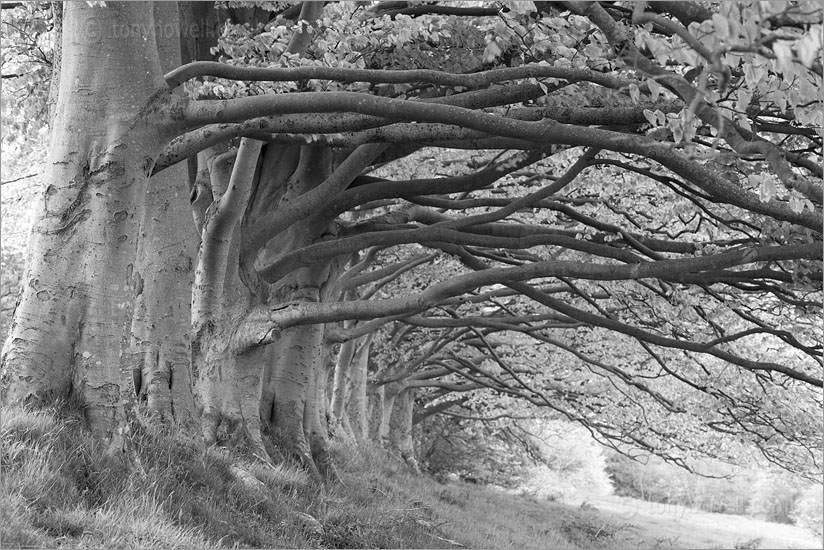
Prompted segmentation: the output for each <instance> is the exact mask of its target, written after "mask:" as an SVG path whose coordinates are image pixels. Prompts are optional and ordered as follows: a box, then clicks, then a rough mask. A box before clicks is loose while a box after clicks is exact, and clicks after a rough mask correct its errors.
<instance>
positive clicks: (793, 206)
mask: <svg viewBox="0 0 824 550" xmlns="http://www.w3.org/2000/svg"><path fill="white" fill-rule="evenodd" d="M790 210H792V211H793V212H795V213H796V214H801V213H802V212H803V211H804V201H803V200H801V199H800V198H798V197H796V196H794V195H793V196H791V197H790Z"/></svg>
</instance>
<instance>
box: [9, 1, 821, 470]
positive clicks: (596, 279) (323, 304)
mask: <svg viewBox="0 0 824 550" xmlns="http://www.w3.org/2000/svg"><path fill="white" fill-rule="evenodd" d="M90 4H98V3H90ZM99 4H101V5H89V4H75V3H69V4H67V6H66V8H65V19H64V21H63V26H62V33H63V39H62V48H63V57H62V60H63V61H62V65H61V67H60V71H61V72H60V75H59V92H57V93H56V102H57V103H56V104H57V107H56V109H55V115H54V119H53V122H52V125H51V128H52V132H53V136H52V144H51V149H50V157H49V161H48V163H49V166H50V168H48V169H47V170H48V171H47V175H46V180H47V181H46V184H45V188H44V192H43V196H44V201H45V205H44V207H43V210H42V212H41V213H40V215H39V217H38V221H37V222H36V224H35V238H34V239H33V244H32V249H31V254H32V257H33V258H34V260H33V262H32V264H31V266H30V268H29V271H28V273H27V275H26V281H27V282H26V284H25V289H24V291H23V293H22V295H21V301H20V305H19V306H18V308H17V312H16V316H15V322H14V326H13V327H12V329H11V332H10V336H9V338H8V339H7V341H6V345H5V346H4V351H3V387H4V399H5V400H31V399H33V398H38V397H42V396H43V395H45V394H54V393H56V394H58V395H62V396H69V395H74V396H77V397H79V398H80V399H81V400H83V401H84V402H85V403H86V405H87V407H88V410H89V411H90V412H89V419H90V422H91V424H92V427H93V428H95V429H96V430H98V431H99V432H100V433H101V434H103V435H104V436H106V437H115V438H116V436H115V435H114V434H115V433H116V430H115V429H114V426H116V425H118V424H124V423H125V424H128V422H130V421H131V420H130V418H131V417H130V414H131V413H130V412H129V411H130V410H131V408H133V407H137V408H138V409H139V408H145V409H146V410H148V411H149V412H151V413H153V414H155V415H157V416H158V417H160V418H165V419H167V420H168V419H170V418H178V419H179V420H183V421H185V422H193V423H196V424H199V425H200V426H201V427H202V433H203V435H204V438H205V439H206V441H207V442H214V441H216V440H218V439H220V438H221V437H225V433H226V432H227V431H228V432H229V433H232V432H234V431H237V430H238V429H239V430H240V433H242V434H244V436H245V437H246V438H247V439H248V440H249V441H250V442H251V445H252V448H253V452H256V453H258V454H259V456H262V457H264V458H265V459H267V460H268V459H274V458H277V457H276V455H278V454H279V453H280V452H284V454H288V453H292V454H295V455H297V456H298V457H299V458H300V459H301V460H302V461H304V463H305V464H306V465H307V467H309V468H310V469H314V468H318V470H320V471H321V473H327V474H328V473H329V472H333V470H334V468H333V466H332V465H330V464H329V462H330V460H331V459H330V457H329V456H328V451H326V450H325V449H326V447H325V438H326V432H327V428H328V426H327V420H326V419H327V417H328V418H330V419H331V420H330V422H331V424H332V425H333V427H334V426H338V427H339V428H340V433H341V434H348V436H350V437H354V438H356V439H360V438H364V437H367V436H368V435H371V436H372V437H374V438H378V439H380V438H387V439H389V440H391V444H392V445H393V446H395V447H397V448H398V450H399V451H400V452H401V454H402V455H403V456H404V458H407V459H408V460H411V455H412V454H414V453H413V450H412V445H411V431H412V429H413V426H414V425H415V424H416V416H417V422H420V421H424V419H425V418H426V417H427V416H430V415H435V414H468V415H470V416H472V415H478V416H484V415H495V414H509V413H506V412H503V413H502V412H501V411H502V410H504V409H505V408H506V407H505V406H504V405H500V407H502V408H500V410H498V409H499V407H498V405H496V403H499V402H500V403H504V402H509V401H508V400H512V399H516V400H517V402H519V403H527V404H529V405H530V406H532V407H544V408H546V409H548V410H551V411H553V413H554V414H556V415H558V416H560V417H563V418H566V419H569V420H573V421H575V422H578V423H580V424H582V425H583V426H585V427H586V428H587V429H588V430H589V431H590V432H591V433H592V434H593V436H594V437H596V439H598V440H599V441H601V442H603V443H604V444H607V445H610V446H613V447H615V448H617V449H620V450H622V451H623V452H627V453H630V454H632V453H634V452H638V451H639V450H640V451H643V452H651V453H656V454H659V455H661V456H663V457H665V458H666V459H668V460H671V461H674V462H676V463H679V464H683V465H687V464H688V461H689V459H691V458H693V457H695V456H699V455H700V456H711V457H717V458H722V459H725V460H733V461H734V460H735V458H736V456H739V455H741V454H742V453H744V452H749V451H751V450H753V449H757V451H758V452H760V453H761V454H762V455H763V456H764V457H766V458H767V459H769V460H771V461H773V462H775V463H777V464H779V465H781V466H782V467H784V468H787V469H789V470H792V471H795V472H799V473H802V474H804V475H807V476H811V477H815V476H817V472H820V467H821V428H822V426H821V418H820V414H819V413H820V409H821V406H822V399H821V387H822V344H821V341H822V329H821V326H820V322H819V319H820V314H821V306H822V276H823V275H822V263H821V260H822V241H821V234H822V215H821V214H822V211H821V208H822V161H824V159H823V158H822V137H824V118H823V117H824V115H823V114H822V113H823V112H824V111H822V105H821V96H820V92H819V90H820V89H821V87H822V53H821V52H822V50H821V46H822V42H823V41H824V39H823V38H822V10H821V8H820V6H817V5H816V4H815V3H814V2H721V3H708V2H707V3H704V2H701V3H698V2H696V3H680V2H651V3H646V2H638V3H623V2H534V3H533V2H511V3H508V2H500V3H499V2H496V3H477V2H456V3H449V4H438V3H426V2H354V3H349V2H340V3H333V2H329V3H323V2H305V3H303V4H298V5H295V6H292V5H288V4H286V3H282V2H271V3H269V2H266V3H239V4H238V5H235V4H234V3H228V4H227V5H222V6H217V7H212V6H211V5H209V6H208V9H206V10H201V11H197V10H196V9H195V8H192V7H191V6H188V5H187V3H181V6H180V10H179V11H178V10H177V6H174V9H171V8H169V7H160V6H158V5H155V6H152V5H150V4H141V3H137V4H135V5H133V6H132V5H124V4H119V3H114V2H105V3H99ZM187 6H188V7H187ZM187 9H188V11H187ZM92 24H94V25H95V27H90V25H92ZM91 28H94V29H95V32H94V33H92V32H89V30H90V29H91ZM195 28H208V29H213V30H214V29H217V30H216V31H215V32H218V31H219V36H213V37H212V38H215V39H216V40H214V41H213V42H212V43H211V44H207V47H203V44H202V43H198V45H196V47H191V44H189V42H191V39H192V33H191V31H192V29H195ZM169 29H173V30H174V32H173V33H171V34H170V33H169ZM206 34H207V35H208V33H206ZM194 38H198V37H194ZM205 38H208V37H205ZM205 38H204V40H205ZM187 41H189V42H187ZM205 41H206V42H208V40H205ZM180 44H183V45H184V47H183V49H182V50H181V47H180ZM187 45H188V46H187ZM4 47H5V46H4ZM115 51H116V52H117V56H116V58H115V59H109V60H105V61H103V60H104V57H103V56H105V55H106V54H107V53H108V54H110V57H111V55H112V52H115ZM181 51H184V52H185V53H184V57H181V56H180V52H181ZM69 52H71V54H72V56H71V57H70V56H69ZM169 52H176V54H174V53H169ZM187 57H188V58H187ZM95 63H98V64H101V63H102V65H99V66H98V68H97V69H94V68H93V64H95ZM138 74H140V75H141V76H140V78H137V77H136V76H134V75H138ZM143 75H145V76H143ZM4 77H5V76H4ZM85 89H88V90H90V91H89V92H88V94H86V95H85V96H84V95H83V93H85V92H84V90H85ZM107 101H110V102H112V103H110V104H109V103H104V102H107ZM115 102H119V103H115ZM107 105H108V107H107ZM78 129H81V130H83V131H85V132H87V133H86V134H84V135H87V136H88V137H87V138H84V139H83V140H82V142H80V143H78V142H77V141H74V140H73V138H72V135H73V134H72V132H73V131H77V130H78ZM55 136H57V137H55ZM78 153H79V156H78ZM78 159H80V160H78ZM183 161H186V162H183ZM186 165H188V169H187V167H186ZM187 181H188V185H187ZM93 190H98V191H94V192H93ZM185 196H188V197H189V199H190V202H191V209H192V212H193V219H194V222H193V223H190V222H189V221H188V219H187V218H188V213H187V212H186V210H187V207H186V205H185V203H184V202H183V198H184V197H185ZM195 247H199V252H197V254H196V255H195V253H194V250H195ZM58 250H59V251H61V252H57V251H58ZM72 256H73V257H72ZM61 262H62V263H61ZM72 262H74V263H72ZM72 266H74V267H72ZM75 268H76V269H75ZM55 270H59V272H61V273H71V274H72V275H71V276H70V277H69V280H66V279H65V278H60V279H56V278H54V277H56V276H55V275H54V274H52V275H48V274H47V272H48V273H53V272H55ZM75 272H76V273H77V275H75V274H74V273H75ZM75 291H76V292H75ZM58 295H60V298H59V299H58V298H57V296H58ZM45 302H48V305H47V306H46V305H44V303H45ZM55 323H58V324H59V323H62V325H60V326H62V327H63V328H61V329H59V331H58V333H59V334H57V335H56V333H55V329H53V328H44V326H45V327H54V326H57V325H55ZM163 323H167V325H163ZM104 324H105V325H106V326H107V328H105V329H103V328H102V327H101V326H98V325H104ZM163 326H168V327H175V328H174V330H173V329H171V328H167V329H164V328H162V327H163ZM112 327H114V328H112ZM180 327H184V328H180ZM174 331H177V332H174ZM33 335H34V336H33ZM38 346H45V347H47V348H48V349H49V351H48V353H42V351H40V350H39V349H38ZM104 350H107V351H104ZM164 350H166V351H164ZM168 350H174V351H173V352H172V351H168ZM170 354H171V356H173V359H168V360H166V361H165V362H164V358H165V357H168V356H170ZM44 357H45V358H44ZM61 361H62V363H61ZM58 364H60V365H61V366H59V367H57V366H56V365H58ZM63 365H68V366H63ZM170 365H172V366H171V367H170ZM55 368H58V369H59V370H60V372H61V373H62V374H60V375H58V376H56V377H51V378H48V376H49V373H51V372H53V369H55ZM46 378H48V380H46ZM493 395H497V396H498V397H492V396H493ZM135 396H136V397H135ZM496 399H497V400H498V401H496ZM416 400H417V405H415V402H416ZM460 407H463V410H464V412H463V413H456V412H455V411H456V410H458V408H460ZM496 410H497V412H496ZM368 411H372V412H373V414H372V416H371V417H370V418H369V419H367V416H369V415H368V414H367V413H368ZM415 413H417V414H415ZM270 432H271V433H278V434H280V436H281V438H280V439H279V441H281V442H283V441H285V442H286V443H281V445H280V447H281V449H280V451H278V450H277V449H276V448H275V446H273V445H271V444H270V442H269V441H270V440H269V437H268V435H267V434H269V433H270ZM275 440H278V439H277V438H275Z"/></svg>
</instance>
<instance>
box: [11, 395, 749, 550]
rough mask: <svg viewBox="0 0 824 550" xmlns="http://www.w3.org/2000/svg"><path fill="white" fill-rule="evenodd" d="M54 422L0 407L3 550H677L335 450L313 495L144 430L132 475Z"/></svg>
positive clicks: (612, 521)
mask: <svg viewBox="0 0 824 550" xmlns="http://www.w3.org/2000/svg"><path fill="white" fill-rule="evenodd" d="M65 411H66V409H61V412H57V409H55V410H38V411H32V410H24V409H20V408H14V407H5V408H3V409H2V410H0V444H2V455H0V468H1V469H2V474H3V475H2V481H0V547H2V548H44V547H45V548H56V547H61V548H63V547H66V548H192V547H196V548H222V547H239V548H462V547H470V548H525V549H528V548H615V547H637V548H653V547H672V546H676V547H686V546H687V545H685V544H684V542H685V540H686V539H683V538H678V537H677V536H675V535H665V534H662V533H664V531H662V530H661V529H658V530H656V529H655V528H654V526H652V525H650V524H649V522H647V523H644V521H641V527H638V526H635V525H632V524H634V523H637V521H636V520H633V519H628V518H625V517H624V516H622V515H621V514H620V513H614V512H609V511H602V512H597V511H592V510H583V509H580V508H577V507H570V506H564V505H562V504H555V503H548V502H544V501H538V500H536V499H534V498H530V497H524V496H517V495H511V494H507V493H504V492H496V491H492V490H489V489H484V488H482V487H477V486H472V485H465V484H454V485H440V484H438V483H436V482H435V481H433V480H431V479H429V478H426V477H423V476H414V475H411V474H409V473H408V471H407V470H406V469H405V468H404V466H402V465H401V464H399V463H397V462H394V461H393V460H392V459H390V458H389V457H388V456H387V455H385V454H384V453H383V452H382V451H379V450H376V449H369V448H366V449H360V451H359V452H357V453H356V452H353V450H352V449H345V448H335V449H333V451H334V452H335V454H336V459H337V463H338V464H339V466H340V473H341V478H342V483H341V484H335V485H324V484H319V483H317V482H315V481H313V480H311V479H309V478H308V477H307V475H306V474H305V473H303V472H302V471H299V470H296V469H294V468H291V467H287V466H278V467H272V466H268V465H265V464H262V463H260V462H256V461H255V460H254V459H250V458H249V457H247V456H245V455H243V454H242V452H240V451H239V450H231V449H221V448H209V449H203V448H202V447H200V446H199V445H197V444H196V443H195V442H193V441H187V440H185V439H182V438H180V437H172V436H170V435H168V434H167V433H164V432H163V431H160V430H154V429H151V428H146V429H144V430H142V432H141V433H139V434H137V435H136V436H135V441H134V446H135V448H136V449H137V450H138V453H139V455H140V461H141V463H142V465H143V468H144V472H142V473H139V472H137V471H135V470H133V469H129V468H127V467H126V466H125V464H123V463H122V462H121V459H119V458H115V457H111V456H107V455H106V453H105V452H104V450H103V448H102V447H101V445H100V444H99V443H98V442H96V441H95V440H94V439H93V438H92V437H91V436H90V435H89V434H88V432H87V431H86V430H85V429H84V428H83V424H82V422H81V421H80V419H79V417H78V415H73V414H71V413H70V412H69V413H67V412H65ZM604 512H606V513H604ZM642 519H643V518H642ZM681 528H682V531H683V532H684V533H689V532H693V531H695V528H694V527H691V526H690V525H689V524H684V525H682V526H681ZM667 533H669V532H667ZM667 536H669V537H670V538H669V539H668V538H666V537H667ZM673 537H674V538H673ZM750 538H752V537H750ZM744 542H746V541H744ZM730 547H731V546H730Z"/></svg>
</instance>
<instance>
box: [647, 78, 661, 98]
mask: <svg viewBox="0 0 824 550" xmlns="http://www.w3.org/2000/svg"><path fill="white" fill-rule="evenodd" d="M647 86H649V93H650V97H651V98H652V100H653V101H658V96H659V95H661V85H660V84H658V81H657V80H655V79H654V78H650V79H649V80H647Z"/></svg>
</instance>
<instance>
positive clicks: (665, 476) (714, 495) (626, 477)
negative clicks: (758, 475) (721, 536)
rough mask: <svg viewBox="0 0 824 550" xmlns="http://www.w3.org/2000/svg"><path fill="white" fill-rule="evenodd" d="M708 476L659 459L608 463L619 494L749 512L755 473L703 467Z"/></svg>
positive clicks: (615, 457)
mask: <svg viewBox="0 0 824 550" xmlns="http://www.w3.org/2000/svg"><path fill="white" fill-rule="evenodd" d="M700 470H701V471H702V472H703V474H704V475H696V474H691V473H689V472H687V471H685V470H683V469H682V468H678V467H676V466H673V465H671V464H666V463H664V462H662V461H661V460H659V459H656V457H647V458H646V460H645V461H644V463H641V462H639V461H638V460H632V459H629V458H627V457H626V456H623V455H619V454H611V455H610V456H609V458H608V460H607V472H608V473H609V476H610V477H611V478H612V480H613V483H614V485H615V493H616V494H617V495H623V496H631V497H634V498H638V499H641V500H646V501H649V502H660V503H664V504H673V505H680V506H687V507H690V508H692V509H696V510H702V511H705V512H715V513H722V514H739V515H744V514H746V513H747V510H748V507H749V506H750V503H751V501H752V498H753V497H752V476H753V475H754V474H753V473H752V471H751V470H744V471H736V470H740V469H735V468H731V467H730V466H727V465H724V464H719V463H708V464H703V465H701V468H700Z"/></svg>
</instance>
